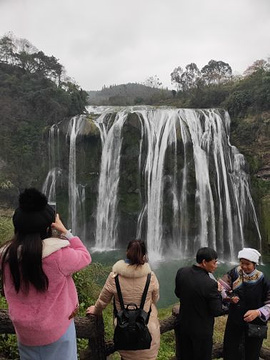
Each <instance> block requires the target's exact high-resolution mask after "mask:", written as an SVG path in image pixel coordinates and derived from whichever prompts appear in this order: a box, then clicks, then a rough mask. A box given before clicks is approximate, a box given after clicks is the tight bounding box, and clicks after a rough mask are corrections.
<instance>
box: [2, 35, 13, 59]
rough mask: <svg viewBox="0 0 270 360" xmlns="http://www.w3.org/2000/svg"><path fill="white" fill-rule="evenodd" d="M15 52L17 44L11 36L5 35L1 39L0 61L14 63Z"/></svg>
mask: <svg viewBox="0 0 270 360" xmlns="http://www.w3.org/2000/svg"><path fill="white" fill-rule="evenodd" d="M14 54H15V45H14V44H13V41H12V39H11V38H10V37H9V36H3V37H2V38H1V39H0V61H2V62H4V63H7V64H13V63H14Z"/></svg>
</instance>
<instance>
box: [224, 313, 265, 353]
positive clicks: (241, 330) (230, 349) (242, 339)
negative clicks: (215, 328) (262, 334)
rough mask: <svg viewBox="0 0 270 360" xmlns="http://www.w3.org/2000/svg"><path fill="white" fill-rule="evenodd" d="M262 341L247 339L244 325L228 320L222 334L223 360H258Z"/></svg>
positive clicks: (259, 339)
mask: <svg viewBox="0 0 270 360" xmlns="http://www.w3.org/2000/svg"><path fill="white" fill-rule="evenodd" d="M262 342H263V339H261V338H252V337H247V335H246V328H245V326H244V325H237V324H235V323H233V322H232V321H230V319H228V321H227V324H226V329H225V334H224V345H223V352H224V360H259V354H260V349H261V347H262Z"/></svg>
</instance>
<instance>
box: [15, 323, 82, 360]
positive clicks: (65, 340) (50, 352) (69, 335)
mask: <svg viewBox="0 0 270 360" xmlns="http://www.w3.org/2000/svg"><path fill="white" fill-rule="evenodd" d="M18 349H19V353H20V359H21V360H56V359H57V360H77V339H76V331H75V325H74V321H72V322H71V324H70V325H69V327H68V329H67V331H66V332H65V334H64V335H62V336H61V337H60V339H59V340H57V341H55V342H53V343H51V344H48V345H42V346H26V345H23V344H21V343H19V342H18Z"/></svg>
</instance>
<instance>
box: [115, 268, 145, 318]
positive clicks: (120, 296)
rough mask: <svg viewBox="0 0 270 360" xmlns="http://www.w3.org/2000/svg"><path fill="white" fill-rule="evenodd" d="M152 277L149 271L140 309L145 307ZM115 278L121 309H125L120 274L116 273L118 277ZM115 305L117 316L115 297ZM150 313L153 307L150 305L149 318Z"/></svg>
mask: <svg viewBox="0 0 270 360" xmlns="http://www.w3.org/2000/svg"><path fill="white" fill-rule="evenodd" d="M150 279H151V273H148V274H147V279H146V283H145V287H144V290H143V294H142V299H141V304H140V309H143V307H144V303H145V299H146V295H147V291H148V289H149V284H150ZM114 280H115V285H116V290H117V295H118V298H119V302H120V306H121V310H124V309H125V305H124V300H123V296H122V292H121V287H120V283H119V278H118V274H117V275H116V277H115V278H114ZM113 307H114V314H115V316H116V314H117V309H116V305H115V298H114V299H113ZM150 313H151V307H150V310H149V312H148V318H149V315H150Z"/></svg>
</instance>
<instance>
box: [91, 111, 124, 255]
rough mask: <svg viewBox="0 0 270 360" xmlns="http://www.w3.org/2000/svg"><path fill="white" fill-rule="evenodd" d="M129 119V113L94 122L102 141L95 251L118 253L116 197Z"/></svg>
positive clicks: (103, 115) (105, 114) (106, 115)
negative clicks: (112, 250) (111, 250)
mask: <svg viewBox="0 0 270 360" xmlns="http://www.w3.org/2000/svg"><path fill="white" fill-rule="evenodd" d="M126 118H127V112H126V111H120V112H118V113H117V115H116V117H115V119H114V118H113V114H107V113H106V112H105V113H104V114H102V115H101V116H100V117H98V119H96V120H95V124H96V125H97V127H98V128H99V131H100V136H101V141H102V155H101V166H100V176H99V186H98V203H97V214H96V239H95V249H96V250H104V249H105V250H109V249H115V245H116V241H117V224H118V221H117V194H118V183H119V167H120V154H121V145H122V136H121V131H122V127H123V124H124V122H125V120H126Z"/></svg>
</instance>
